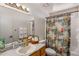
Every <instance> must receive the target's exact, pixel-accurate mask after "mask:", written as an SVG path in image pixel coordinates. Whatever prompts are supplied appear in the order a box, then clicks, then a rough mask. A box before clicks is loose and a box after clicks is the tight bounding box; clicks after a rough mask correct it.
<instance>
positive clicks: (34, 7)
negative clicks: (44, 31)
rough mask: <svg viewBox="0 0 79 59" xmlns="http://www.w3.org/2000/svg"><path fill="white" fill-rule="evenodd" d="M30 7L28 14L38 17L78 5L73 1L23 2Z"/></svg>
mask: <svg viewBox="0 0 79 59" xmlns="http://www.w3.org/2000/svg"><path fill="white" fill-rule="evenodd" d="M23 5H25V6H26V7H28V8H29V9H30V14H32V15H33V16H38V17H48V16H49V13H51V12H55V11H58V10H62V9H66V8H69V7H71V6H75V5H79V4H75V3H25V4H23Z"/></svg>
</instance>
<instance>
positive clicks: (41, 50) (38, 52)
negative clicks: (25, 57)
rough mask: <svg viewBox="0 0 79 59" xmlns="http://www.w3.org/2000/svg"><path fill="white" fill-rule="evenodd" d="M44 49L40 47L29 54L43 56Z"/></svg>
mask: <svg viewBox="0 0 79 59" xmlns="http://www.w3.org/2000/svg"><path fill="white" fill-rule="evenodd" d="M45 49H46V47H45V46H44V47H42V48H40V49H39V50H38V51H36V52H34V53H32V54H31V56H45Z"/></svg>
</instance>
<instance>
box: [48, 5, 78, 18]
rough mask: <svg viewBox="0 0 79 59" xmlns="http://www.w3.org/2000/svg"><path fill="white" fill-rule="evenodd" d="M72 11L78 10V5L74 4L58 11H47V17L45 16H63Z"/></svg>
mask: <svg viewBox="0 0 79 59" xmlns="http://www.w3.org/2000/svg"><path fill="white" fill-rule="evenodd" d="M74 12H79V5H78V6H75V7H71V8H68V9H64V10H60V11H57V12H53V13H49V17H46V18H53V17H58V16H63V15H67V14H71V13H74Z"/></svg>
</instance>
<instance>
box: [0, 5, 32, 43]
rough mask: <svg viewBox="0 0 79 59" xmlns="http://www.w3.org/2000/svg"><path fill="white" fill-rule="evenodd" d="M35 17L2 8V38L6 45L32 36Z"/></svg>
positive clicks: (0, 18)
mask: <svg viewBox="0 0 79 59" xmlns="http://www.w3.org/2000/svg"><path fill="white" fill-rule="evenodd" d="M32 19H33V16H31V15H30V14H23V13H20V12H17V11H15V10H12V9H9V8H5V7H1V6H0V37H2V38H5V43H11V42H13V41H17V40H18V39H19V38H22V37H23V36H27V35H30V34H32V28H33V27H32V24H33V21H32Z"/></svg>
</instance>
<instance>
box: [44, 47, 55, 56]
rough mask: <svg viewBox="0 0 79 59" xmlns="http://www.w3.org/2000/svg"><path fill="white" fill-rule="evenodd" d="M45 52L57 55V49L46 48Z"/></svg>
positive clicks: (48, 54)
mask: <svg viewBox="0 0 79 59" xmlns="http://www.w3.org/2000/svg"><path fill="white" fill-rule="evenodd" d="M45 52H46V54H47V56H56V51H55V50H53V49H51V48H46V50H45Z"/></svg>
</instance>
